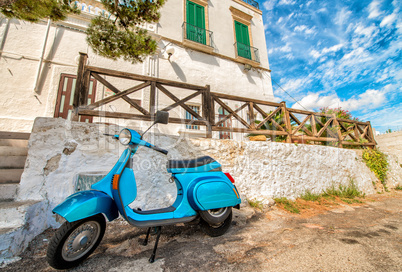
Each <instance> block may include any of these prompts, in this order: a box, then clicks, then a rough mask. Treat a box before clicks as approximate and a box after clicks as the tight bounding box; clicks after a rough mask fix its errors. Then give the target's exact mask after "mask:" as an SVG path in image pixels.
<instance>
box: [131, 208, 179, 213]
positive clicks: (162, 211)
mask: <svg viewBox="0 0 402 272" xmlns="http://www.w3.org/2000/svg"><path fill="white" fill-rule="evenodd" d="M175 210H176V208H175V207H173V206H170V207H167V208H162V209H155V210H148V211H140V210H136V209H133V212H135V213H138V214H156V213H167V212H174V211H175Z"/></svg>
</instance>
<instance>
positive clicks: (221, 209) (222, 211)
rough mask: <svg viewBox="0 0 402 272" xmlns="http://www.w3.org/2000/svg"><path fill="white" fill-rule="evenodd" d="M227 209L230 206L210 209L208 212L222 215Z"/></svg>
mask: <svg viewBox="0 0 402 272" xmlns="http://www.w3.org/2000/svg"><path fill="white" fill-rule="evenodd" d="M227 209H228V207H225V208H219V209H211V210H208V213H209V214H210V215H211V216H213V217H221V216H222V215H223V214H224V213H225V212H226V210H227Z"/></svg>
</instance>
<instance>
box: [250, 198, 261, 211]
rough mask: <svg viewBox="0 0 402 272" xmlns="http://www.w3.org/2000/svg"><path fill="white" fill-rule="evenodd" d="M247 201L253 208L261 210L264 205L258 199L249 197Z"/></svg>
mask: <svg viewBox="0 0 402 272" xmlns="http://www.w3.org/2000/svg"><path fill="white" fill-rule="evenodd" d="M247 202H248V204H249V205H250V206H251V207H253V208H257V209H260V210H262V209H263V207H264V206H263V205H262V202H261V201H259V200H250V199H247Z"/></svg>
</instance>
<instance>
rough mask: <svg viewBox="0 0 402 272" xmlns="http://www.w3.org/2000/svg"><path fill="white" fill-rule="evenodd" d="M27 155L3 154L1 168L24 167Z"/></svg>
mask: <svg viewBox="0 0 402 272" xmlns="http://www.w3.org/2000/svg"><path fill="white" fill-rule="evenodd" d="M26 159H27V156H1V155H0V169H18V168H24V166H25V161H26Z"/></svg>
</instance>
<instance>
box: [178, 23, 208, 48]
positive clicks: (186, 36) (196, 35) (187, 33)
mask: <svg viewBox="0 0 402 272" xmlns="http://www.w3.org/2000/svg"><path fill="white" fill-rule="evenodd" d="M182 28H183V40H184V41H186V40H187V41H190V42H194V43H196V44H199V45H201V47H202V46H206V47H209V49H208V50H211V49H213V39H212V34H213V32H212V31H209V30H207V29H204V28H200V27H197V26H194V25H191V24H188V23H186V22H184V23H183V26H182Z"/></svg>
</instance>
